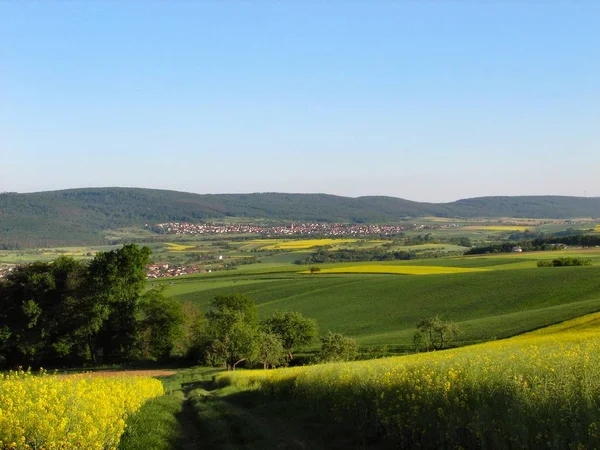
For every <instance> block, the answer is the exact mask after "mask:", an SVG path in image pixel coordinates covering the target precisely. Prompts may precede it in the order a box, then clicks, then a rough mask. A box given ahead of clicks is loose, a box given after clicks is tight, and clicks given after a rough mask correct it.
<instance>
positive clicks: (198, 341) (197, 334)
mask: <svg viewBox="0 0 600 450" xmlns="http://www.w3.org/2000/svg"><path fill="white" fill-rule="evenodd" d="M181 307H182V310H183V317H184V320H183V336H182V338H181V339H180V340H179V341H178V342H176V345H175V352H176V353H177V354H179V355H181V356H184V357H185V358H187V359H189V360H193V361H198V360H199V359H200V358H201V356H202V355H203V353H204V351H205V349H206V345H207V339H208V336H207V321H206V318H205V317H204V315H203V314H202V311H201V310H200V308H199V307H198V306H197V305H196V304H194V303H192V302H183V303H182V304H181Z"/></svg>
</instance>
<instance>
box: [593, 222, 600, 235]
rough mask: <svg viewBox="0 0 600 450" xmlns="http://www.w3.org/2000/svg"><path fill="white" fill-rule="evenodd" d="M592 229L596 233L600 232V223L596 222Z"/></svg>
mask: <svg viewBox="0 0 600 450" xmlns="http://www.w3.org/2000/svg"><path fill="white" fill-rule="evenodd" d="M594 231H597V232H598V233H600V224H598V225H596V226H595V227H594Z"/></svg>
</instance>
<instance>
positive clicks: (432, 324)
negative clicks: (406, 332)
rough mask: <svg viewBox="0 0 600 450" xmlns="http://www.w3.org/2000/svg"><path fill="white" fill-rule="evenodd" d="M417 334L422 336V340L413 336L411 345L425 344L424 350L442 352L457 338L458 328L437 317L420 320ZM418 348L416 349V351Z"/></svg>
mask: <svg viewBox="0 0 600 450" xmlns="http://www.w3.org/2000/svg"><path fill="white" fill-rule="evenodd" d="M417 332H418V333H420V334H421V335H422V339H419V338H416V335H413V343H414V344H415V347H416V346H417V344H425V348H426V350H428V351H429V350H430V349H434V350H442V349H443V348H446V347H448V345H449V344H450V343H451V342H452V341H453V340H454V339H455V338H456V336H458V334H459V332H460V328H459V327H458V325H456V324H455V323H453V322H450V321H444V320H442V319H440V317H439V316H434V317H429V318H426V319H421V320H420V321H419V322H418V323H417ZM418 350H420V348H417V351H418Z"/></svg>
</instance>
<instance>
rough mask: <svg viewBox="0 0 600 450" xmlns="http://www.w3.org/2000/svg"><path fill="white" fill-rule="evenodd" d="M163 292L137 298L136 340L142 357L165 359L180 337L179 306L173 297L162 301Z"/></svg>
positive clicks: (181, 312)
mask: <svg viewBox="0 0 600 450" xmlns="http://www.w3.org/2000/svg"><path fill="white" fill-rule="evenodd" d="M163 290H164V289H161V288H155V289H151V290H150V291H148V292H147V293H146V294H144V296H143V297H142V299H141V304H140V310H141V311H140V312H141V318H140V319H139V332H140V337H139V338H138V342H139V344H138V345H139V346H140V347H141V349H142V355H141V356H142V357H143V358H151V359H155V360H158V361H164V360H167V359H168V358H169V357H170V356H171V352H172V351H173V348H174V347H175V345H176V343H177V342H181V340H182V338H183V333H184V330H183V324H184V315H183V306H182V304H181V302H179V301H177V300H175V299H173V298H165V297H164V296H163V294H162V291H163Z"/></svg>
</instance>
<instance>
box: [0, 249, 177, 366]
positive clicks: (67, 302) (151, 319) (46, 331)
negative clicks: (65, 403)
mask: <svg viewBox="0 0 600 450" xmlns="http://www.w3.org/2000/svg"><path fill="white" fill-rule="evenodd" d="M149 255H150V250H149V249H148V248H147V247H143V248H140V247H138V246H136V245H126V246H124V247H123V248H121V249H119V250H114V251H110V252H104V253H102V252H101V253H98V254H97V255H96V257H95V258H94V259H93V260H92V261H91V262H90V264H89V265H88V264H86V263H82V262H77V261H75V260H73V259H72V258H68V257H60V258H58V259H57V260H56V261H54V262H52V263H41V262H40V263H33V264H26V265H22V266H18V267H17V268H16V269H15V270H13V271H12V272H10V273H9V274H8V276H7V277H6V279H5V280H4V281H2V282H1V283H0V362H2V363H4V364H5V365H8V366H11V367H14V366H16V365H23V366H27V365H34V366H39V365H42V364H43V365H45V366H47V365H51V366H52V365H59V364H60V365H66V364H78V365H80V364H86V363H90V362H91V363H98V362H104V363H112V362H126V361H131V360H133V359H137V358H139V357H140V356H142V355H141V354H140V349H143V352H142V353H144V355H150V356H152V357H155V358H159V359H161V358H165V357H166V355H167V354H168V353H170V349H171V348H172V346H173V344H174V341H176V340H177V339H178V336H179V330H180V327H181V323H180V322H181V319H182V313H181V307H180V305H179V302H178V301H176V300H175V299H165V298H164V297H163V296H162V294H161V293H160V292H158V291H151V292H150V293H148V294H147V295H146V296H143V295H142V292H143V290H144V289H145V283H146V282H145V265H146V264H147V263H148V261H149ZM100 356H101V359H100Z"/></svg>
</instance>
